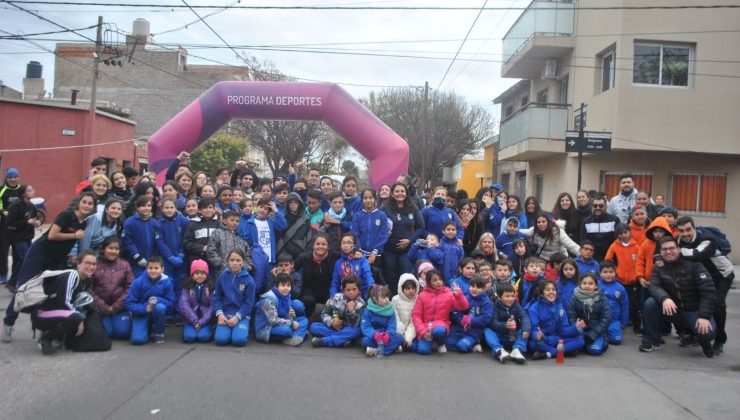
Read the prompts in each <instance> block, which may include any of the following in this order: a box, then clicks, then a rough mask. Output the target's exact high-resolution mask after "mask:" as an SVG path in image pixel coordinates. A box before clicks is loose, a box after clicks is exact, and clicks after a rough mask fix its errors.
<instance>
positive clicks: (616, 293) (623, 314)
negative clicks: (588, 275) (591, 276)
mask: <svg viewBox="0 0 740 420" xmlns="http://www.w3.org/2000/svg"><path fill="white" fill-rule="evenodd" d="M599 290H601V291H602V292H604V295H605V296H606V298H607V299H608V300H609V309H610V310H611V315H612V316H611V320H610V322H612V321H619V322H620V323H621V324H622V327H624V326H625V325H627V323H628V322H629V321H630V300H629V296H628V295H627V290H625V288H624V286H622V284H621V283H619V282H618V281H617V280H616V279H614V281H613V282H611V283H607V282H605V281H604V280H602V279H599Z"/></svg>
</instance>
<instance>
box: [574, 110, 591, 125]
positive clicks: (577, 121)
mask: <svg viewBox="0 0 740 420" xmlns="http://www.w3.org/2000/svg"><path fill="white" fill-rule="evenodd" d="M587 106H588V105H582V106H581V107H580V108H576V109H574V110H573V129H575V130H580V129H581V114H583V128H586V117H587V116H588V112H587V111H586V107H587Z"/></svg>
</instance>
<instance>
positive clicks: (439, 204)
mask: <svg viewBox="0 0 740 420" xmlns="http://www.w3.org/2000/svg"><path fill="white" fill-rule="evenodd" d="M432 205H433V206H434V207H436V208H438V209H440V210H442V209H443V208H445V199H444V198H442V197H435V198H434V200H432Z"/></svg>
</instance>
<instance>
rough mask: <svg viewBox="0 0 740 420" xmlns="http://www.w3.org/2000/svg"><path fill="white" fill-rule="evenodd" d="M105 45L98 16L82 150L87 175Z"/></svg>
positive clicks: (84, 171) (100, 19) (83, 165)
mask: <svg viewBox="0 0 740 420" xmlns="http://www.w3.org/2000/svg"><path fill="white" fill-rule="evenodd" d="M102 44H103V17H102V16H98V28H97V35H96V36H95V53H94V54H93V80H92V89H91V90H90V112H89V117H88V124H87V129H86V130H85V131H86V133H85V147H84V148H83V149H82V150H83V151H82V173H83V174H87V171H88V170H89V169H90V167H89V165H90V161H92V159H93V158H92V154H93V153H92V145H93V144H94V139H95V111H96V108H97V98H98V76H99V74H100V71H99V67H100V54H101V47H102Z"/></svg>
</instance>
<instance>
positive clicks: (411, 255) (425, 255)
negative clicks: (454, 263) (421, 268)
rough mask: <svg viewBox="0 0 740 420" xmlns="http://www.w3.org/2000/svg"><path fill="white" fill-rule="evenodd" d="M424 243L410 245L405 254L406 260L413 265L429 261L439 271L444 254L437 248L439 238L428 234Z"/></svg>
mask: <svg viewBox="0 0 740 420" xmlns="http://www.w3.org/2000/svg"><path fill="white" fill-rule="evenodd" d="M425 241H426V244H424V243H423V242H422V243H420V242H419V241H417V242H414V243H412V244H411V246H409V251H408V252H407V253H406V258H408V259H409V261H411V263H412V264H414V265H416V264H417V263H420V262H421V261H429V262H431V263H432V264H433V265H434V268H436V269H437V270H441V269H442V265H443V264H444V254H443V253H442V248H440V247H439V238H438V237H437V235H435V234H433V233H429V234H427V237H426V239H425Z"/></svg>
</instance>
